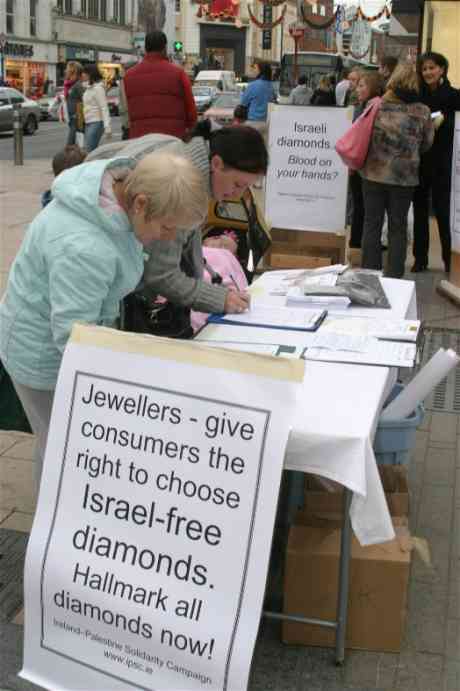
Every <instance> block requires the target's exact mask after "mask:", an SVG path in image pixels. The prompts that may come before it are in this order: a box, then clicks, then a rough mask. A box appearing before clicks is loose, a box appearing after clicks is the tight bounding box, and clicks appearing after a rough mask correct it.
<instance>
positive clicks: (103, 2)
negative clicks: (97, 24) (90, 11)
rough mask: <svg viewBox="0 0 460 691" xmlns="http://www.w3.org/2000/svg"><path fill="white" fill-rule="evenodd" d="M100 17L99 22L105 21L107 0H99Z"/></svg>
mask: <svg viewBox="0 0 460 691" xmlns="http://www.w3.org/2000/svg"><path fill="white" fill-rule="evenodd" d="M100 11H101V14H100V18H101V22H106V21H107V0H101V4H100Z"/></svg>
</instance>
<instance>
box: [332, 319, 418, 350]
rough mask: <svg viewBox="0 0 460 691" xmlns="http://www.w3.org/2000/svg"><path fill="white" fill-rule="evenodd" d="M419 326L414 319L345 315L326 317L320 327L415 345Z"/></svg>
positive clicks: (336, 331) (335, 331)
mask: <svg viewBox="0 0 460 691" xmlns="http://www.w3.org/2000/svg"><path fill="white" fill-rule="evenodd" d="M420 326H421V322H420V321H419V320H416V319H414V320H409V319H379V317H375V318H373V317H353V316H349V315H348V314H347V315H343V317H342V315H339V316H338V317H337V316H333V317H329V316H328V317H326V319H325V320H324V323H323V324H322V325H321V331H331V332H334V333H343V334H353V335H357V336H359V335H361V336H374V337H375V338H379V339H382V340H389V341H408V342H410V343H415V342H416V341H417V337H418V334H419V331H420Z"/></svg>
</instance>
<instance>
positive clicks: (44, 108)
mask: <svg viewBox="0 0 460 691" xmlns="http://www.w3.org/2000/svg"><path fill="white" fill-rule="evenodd" d="M61 91H62V89H61ZM56 93H57V90H56V89H55V88H52V89H50V91H49V93H47V94H44V95H43V96H40V98H38V99H37V103H38V105H39V106H40V115H41V119H42V120H50V119H51V116H50V106H51V104H52V102H53V101H54V99H55V97H56Z"/></svg>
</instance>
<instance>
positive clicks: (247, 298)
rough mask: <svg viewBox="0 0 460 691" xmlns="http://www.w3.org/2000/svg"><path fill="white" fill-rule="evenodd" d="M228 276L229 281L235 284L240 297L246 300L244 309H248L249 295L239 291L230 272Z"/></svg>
mask: <svg viewBox="0 0 460 691" xmlns="http://www.w3.org/2000/svg"><path fill="white" fill-rule="evenodd" d="M229 277H230V280H231V282H232V283H233V285H234V286H235V288H236V290H237V291H238V293H239V294H240V297H241V299H242V300H244V301H245V302H247V304H248V306H247V308H246V309H249V305H250V302H251V299H250V297H249V295H245V294H244V293H242V292H241V291H240V288H239V285H238V283H237V282H236V281H235V279H234V277H233V276H232V274H229Z"/></svg>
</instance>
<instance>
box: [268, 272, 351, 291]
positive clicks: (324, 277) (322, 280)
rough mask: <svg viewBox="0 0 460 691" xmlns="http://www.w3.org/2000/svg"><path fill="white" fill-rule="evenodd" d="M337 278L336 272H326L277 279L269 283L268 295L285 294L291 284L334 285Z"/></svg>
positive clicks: (319, 286) (303, 285) (301, 285)
mask: <svg viewBox="0 0 460 691" xmlns="http://www.w3.org/2000/svg"><path fill="white" fill-rule="evenodd" d="M337 279H338V274H336V273H327V274H319V275H318V276H306V277H304V278H296V279H292V281H289V282H287V281H279V282H277V283H274V284H273V286H272V285H271V284H270V291H269V295H281V296H283V295H287V294H288V291H289V289H290V288H291V287H292V286H293V284H295V285H298V286H299V288H302V287H305V286H309V287H314V286H318V288H324V287H328V288H329V287H334V286H335V285H336V283H337Z"/></svg>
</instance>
